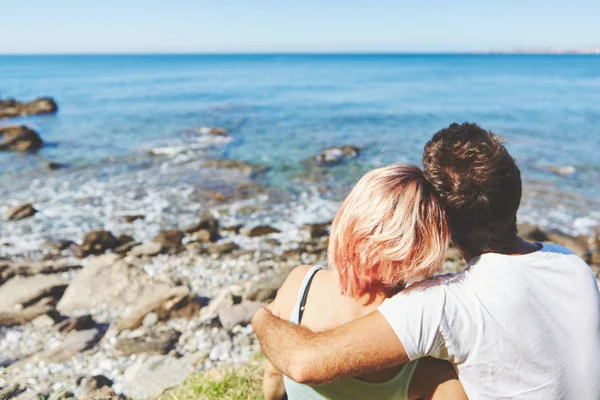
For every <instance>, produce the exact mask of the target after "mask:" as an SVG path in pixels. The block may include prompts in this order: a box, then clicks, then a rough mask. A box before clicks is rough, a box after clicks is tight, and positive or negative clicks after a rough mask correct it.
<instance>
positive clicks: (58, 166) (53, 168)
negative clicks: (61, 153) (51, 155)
mask: <svg viewBox="0 0 600 400" xmlns="http://www.w3.org/2000/svg"><path fill="white" fill-rule="evenodd" d="M46 168H48V169H49V170H50V171H56V170H57V169H63V168H67V165H66V164H61V163H59V162H55V161H48V162H47V163H46Z"/></svg>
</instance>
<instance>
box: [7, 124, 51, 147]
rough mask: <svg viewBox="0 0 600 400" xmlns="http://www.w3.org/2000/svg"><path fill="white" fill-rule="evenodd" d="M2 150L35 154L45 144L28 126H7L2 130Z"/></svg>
mask: <svg viewBox="0 0 600 400" xmlns="http://www.w3.org/2000/svg"><path fill="white" fill-rule="evenodd" d="M0 137H1V138H2V142H0V151H1V150H12V151H23V152H33V151H37V150H39V149H40V148H41V147H42V146H43V145H44V142H43V141H42V138H40V135H38V133H37V132H36V131H34V130H33V129H30V128H28V127H26V126H23V125H21V126H6V127H3V128H0Z"/></svg>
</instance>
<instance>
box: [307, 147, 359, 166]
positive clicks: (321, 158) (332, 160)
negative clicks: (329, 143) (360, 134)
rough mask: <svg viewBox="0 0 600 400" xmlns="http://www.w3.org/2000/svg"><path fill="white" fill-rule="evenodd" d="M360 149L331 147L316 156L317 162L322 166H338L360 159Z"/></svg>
mask: <svg viewBox="0 0 600 400" xmlns="http://www.w3.org/2000/svg"><path fill="white" fill-rule="evenodd" d="M359 154H360V148H358V147H356V146H340V147H330V148H328V149H325V150H323V151H322V152H320V153H319V154H317V155H316V156H315V160H316V161H317V162H318V163H319V164H321V165H336V164H340V163H342V162H343V161H345V160H349V159H352V158H356V157H358V155H359Z"/></svg>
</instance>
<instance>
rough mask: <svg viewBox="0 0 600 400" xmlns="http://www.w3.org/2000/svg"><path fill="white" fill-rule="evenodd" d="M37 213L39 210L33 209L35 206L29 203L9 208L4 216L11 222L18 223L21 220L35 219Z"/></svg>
mask: <svg viewBox="0 0 600 400" xmlns="http://www.w3.org/2000/svg"><path fill="white" fill-rule="evenodd" d="M36 213H37V210H36V209H35V208H33V205H32V204H31V203H27V204H21V205H19V206H16V207H12V208H9V209H8V210H7V211H6V213H5V214H4V217H5V218H6V219H7V220H9V221H18V220H21V219H25V218H29V217H33V216H34V215H35V214H36Z"/></svg>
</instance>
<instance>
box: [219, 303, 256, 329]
mask: <svg viewBox="0 0 600 400" xmlns="http://www.w3.org/2000/svg"><path fill="white" fill-rule="evenodd" d="M265 305H266V303H261V302H257V301H247V302H244V303H242V304H236V305H234V306H231V307H229V308H227V309H224V310H221V311H220V312H219V322H220V323H221V325H222V326H223V328H225V329H227V330H228V331H230V330H231V329H233V327H234V326H236V325H248V324H249V323H250V321H251V320H252V317H253V316H254V314H255V313H256V312H257V311H258V309H259V308H261V307H263V306H265Z"/></svg>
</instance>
